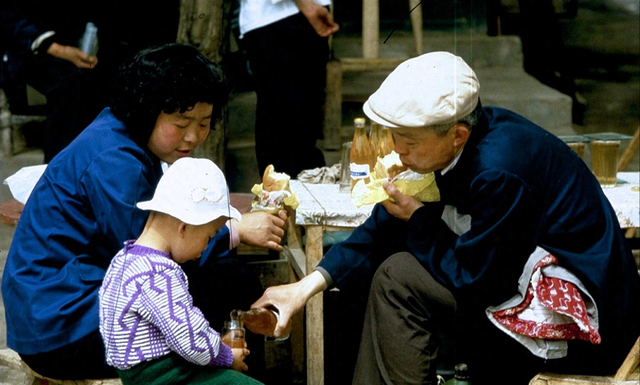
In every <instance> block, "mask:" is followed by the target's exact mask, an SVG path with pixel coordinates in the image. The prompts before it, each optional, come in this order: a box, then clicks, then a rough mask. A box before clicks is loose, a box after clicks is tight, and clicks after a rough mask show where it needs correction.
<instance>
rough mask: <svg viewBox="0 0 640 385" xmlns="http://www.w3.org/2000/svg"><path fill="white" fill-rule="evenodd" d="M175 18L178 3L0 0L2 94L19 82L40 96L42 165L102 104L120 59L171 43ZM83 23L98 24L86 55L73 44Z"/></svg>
mask: <svg viewBox="0 0 640 385" xmlns="http://www.w3.org/2000/svg"><path fill="white" fill-rule="evenodd" d="M179 15H180V12H179V0H160V1H148V0H143V1H136V2H128V1H123V0H116V1H91V2H87V1H79V0H72V1H64V2H55V1H53V2H52V1H38V0H3V1H2V2H0V36H1V37H2V38H1V39H0V54H4V55H5V60H3V61H1V62H0V66H1V67H3V68H2V74H3V75H2V76H0V78H1V82H2V87H3V88H5V90H6V91H7V92H5V93H6V94H7V96H8V97H9V98H11V96H12V95H18V94H22V93H24V92H25V87H26V84H29V85H30V86H32V87H33V88H34V89H36V90H37V91H39V92H40V93H42V94H43V95H44V96H45V97H46V99H47V103H46V109H45V111H46V117H47V118H46V122H45V129H44V130H43V132H42V133H37V135H39V136H41V138H39V139H40V140H39V142H41V143H42V146H43V151H44V163H49V162H50V161H51V159H53V157H54V156H55V155H57V154H58V153H59V152H60V151H61V150H62V149H63V148H64V147H66V146H67V145H68V144H69V143H71V141H72V140H73V139H75V137H76V136H78V134H79V133H80V132H81V131H82V130H83V129H84V128H85V127H86V126H87V125H88V124H89V123H91V121H92V120H93V119H95V117H96V116H97V115H98V113H99V112H100V111H101V110H102V109H103V108H104V107H106V105H107V102H108V101H107V94H108V88H109V85H110V83H111V81H112V80H113V78H114V76H115V75H116V73H117V69H118V66H119V65H120V64H122V63H123V62H126V61H128V60H131V58H133V56H134V55H135V54H136V53H137V52H138V51H140V50H141V49H143V48H146V47H150V46H157V45H160V44H165V43H170V42H175V41H176V36H177V31H178V21H179ZM88 22H92V23H93V24H94V25H95V26H96V27H97V29H98V31H97V46H96V47H95V48H96V49H97V51H93V52H83V51H82V50H81V49H80V47H81V39H82V37H83V34H84V31H85V28H86V26H87V23H88ZM14 101H17V100H16V99H15V98H14ZM9 102H10V103H11V100H10V101H9ZM16 105H17V103H16Z"/></svg>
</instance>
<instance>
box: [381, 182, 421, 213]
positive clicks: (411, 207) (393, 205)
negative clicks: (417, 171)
mask: <svg viewBox="0 0 640 385" xmlns="http://www.w3.org/2000/svg"><path fill="white" fill-rule="evenodd" d="M382 187H383V188H384V191H386V192H387V194H389V197H390V198H393V201H391V200H390V199H389V200H386V201H384V202H382V203H381V204H382V206H384V208H385V209H387V211H388V212H389V214H391V215H393V216H394V217H396V218H399V219H402V220H404V221H408V220H409V218H411V216H412V215H413V213H414V212H415V211H416V210H417V209H419V208H420V207H422V206H424V203H422V202H420V201H419V200H417V199H416V198H413V197H410V196H408V195H404V194H403V193H401V192H400V191H399V190H398V189H397V188H396V186H395V185H394V184H393V183H391V182H388V181H387V182H384V184H383V185H382Z"/></svg>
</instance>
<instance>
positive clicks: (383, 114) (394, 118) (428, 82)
mask: <svg viewBox="0 0 640 385" xmlns="http://www.w3.org/2000/svg"><path fill="white" fill-rule="evenodd" d="M479 91H480V83H478V78H477V77H476V74H475V73H474V72H473V70H472V69H471V68H470V67H469V66H468V65H467V63H465V61H464V60H462V58H460V57H459V56H455V55H453V54H451V53H449V52H430V53H427V54H424V55H421V56H418V57H415V58H412V59H409V60H406V61H404V62H402V63H401V64H400V65H399V66H398V67H397V68H396V69H395V70H393V72H391V73H390V74H389V76H388V77H387V78H386V79H385V81H384V82H383V83H382V85H380V88H378V90H377V91H376V92H374V93H373V94H372V95H371V96H370V97H369V100H367V101H366V102H365V103H364V106H363V110H364V113H365V114H366V115H367V116H368V117H369V119H371V120H372V121H373V122H375V123H378V124H381V125H383V126H387V127H423V126H431V125H434V124H444V123H449V122H454V121H455V120H456V119H459V118H463V117H465V116H466V115H468V114H469V113H471V111H473V109H474V108H476V105H477V104H478V93H479Z"/></svg>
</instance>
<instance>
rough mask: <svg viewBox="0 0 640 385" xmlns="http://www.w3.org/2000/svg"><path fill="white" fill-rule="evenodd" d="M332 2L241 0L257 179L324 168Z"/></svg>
mask: <svg viewBox="0 0 640 385" xmlns="http://www.w3.org/2000/svg"><path fill="white" fill-rule="evenodd" d="M330 4H331V1H330V0H295V1H294V0H281V1H262V0H241V2H240V18H239V23H240V37H241V44H242V47H243V48H244V49H245V51H246V52H247V57H248V60H249V66H250V68H251V74H252V76H253V79H254V84H255V87H256V95H257V107H256V126H255V142H256V156H257V160H258V172H259V175H262V174H263V173H264V169H265V168H266V167H267V166H268V165H269V164H273V165H274V167H275V169H276V170H278V171H279V172H284V173H286V174H288V175H291V177H292V178H295V177H296V176H297V175H298V174H299V173H300V171H302V170H305V169H311V168H316V167H322V166H324V165H325V161H324V155H323V154H322V151H321V150H320V149H318V148H317V147H316V141H317V140H318V139H320V138H321V136H322V128H323V121H324V118H323V105H324V87H325V83H326V65H327V61H328V60H329V45H328V37H329V36H330V35H332V34H333V33H335V32H336V31H338V25H337V24H336V23H335V22H334V21H333V17H332V16H331V13H330V12H329V10H328V6H329V5H330Z"/></svg>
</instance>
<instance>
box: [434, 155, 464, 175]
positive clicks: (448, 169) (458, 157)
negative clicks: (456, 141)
mask: <svg viewBox="0 0 640 385" xmlns="http://www.w3.org/2000/svg"><path fill="white" fill-rule="evenodd" d="M463 152H464V148H462V150H461V151H460V153H459V154H458V156H456V158H455V159H454V160H453V162H451V164H449V165H448V166H447V167H445V168H443V169H442V170H440V175H444V174H446V173H448V172H449V171H451V169H453V168H454V167H455V165H456V164H457V163H458V160H459V159H460V156H461V155H462V153H463Z"/></svg>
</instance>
